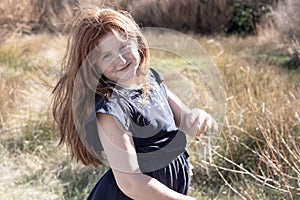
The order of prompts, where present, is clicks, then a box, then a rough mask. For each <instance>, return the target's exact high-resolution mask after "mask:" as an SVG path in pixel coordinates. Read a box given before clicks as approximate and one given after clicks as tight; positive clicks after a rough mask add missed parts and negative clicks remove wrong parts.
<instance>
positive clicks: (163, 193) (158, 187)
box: [97, 114, 194, 200]
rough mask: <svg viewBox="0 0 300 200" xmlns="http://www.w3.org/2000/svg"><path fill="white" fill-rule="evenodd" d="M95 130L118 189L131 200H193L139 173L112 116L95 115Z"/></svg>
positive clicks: (128, 139) (127, 142) (123, 133)
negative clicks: (96, 127) (96, 125)
mask: <svg viewBox="0 0 300 200" xmlns="http://www.w3.org/2000/svg"><path fill="white" fill-rule="evenodd" d="M97 118H98V130H99V137H100V140H101V143H102V145H103V148H104V151H105V152H106V156H107V159H108V162H109V164H110V166H111V168H112V171H113V174H114V176H115V179H116V182H117V185H118V187H119V188H120V189H121V191H122V192H124V194H126V195H127V196H129V197H130V198H132V199H140V200H152V199H154V200H157V199H162V200H179V199H180V200H193V199H194V198H192V197H188V196H185V195H183V194H180V193H177V192H175V191H173V190H171V189H169V188H168V187H167V186H165V185H164V184H162V183H161V182H159V181H158V180H156V179H154V178H152V177H150V176H147V175H144V174H142V173H141V172H140V170H139V166H138V161H137V155H136V151H135V147H134V143H133V139H132V136H131V135H130V133H128V132H126V131H125V130H124V129H123V127H122V126H121V125H120V123H119V122H118V121H117V119H115V118H114V117H113V116H112V115H106V114H98V115H97Z"/></svg>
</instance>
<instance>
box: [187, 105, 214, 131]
mask: <svg viewBox="0 0 300 200" xmlns="http://www.w3.org/2000/svg"><path fill="white" fill-rule="evenodd" d="M184 120H185V124H186V128H187V129H188V130H187V133H188V135H190V136H200V135H201V134H202V133H203V132H205V131H206V130H208V129H213V130H215V131H217V130H218V124H217V122H216V121H215V120H214V119H213V118H212V116H211V115H210V114H208V113H207V112H205V111H204V110H201V109H197V108H194V109H192V110H191V112H189V113H186V114H185V118H184Z"/></svg>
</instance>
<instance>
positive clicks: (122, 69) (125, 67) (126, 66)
mask: <svg viewBox="0 0 300 200" xmlns="http://www.w3.org/2000/svg"><path fill="white" fill-rule="evenodd" d="M130 64H131V62H129V63H128V64H127V65H125V66H124V67H122V68H121V69H119V70H118V71H124V70H126V69H127V68H128V67H129V66H130Z"/></svg>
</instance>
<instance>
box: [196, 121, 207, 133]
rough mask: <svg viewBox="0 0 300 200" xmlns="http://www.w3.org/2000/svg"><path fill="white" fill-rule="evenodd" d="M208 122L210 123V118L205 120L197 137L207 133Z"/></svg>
mask: <svg viewBox="0 0 300 200" xmlns="http://www.w3.org/2000/svg"><path fill="white" fill-rule="evenodd" d="M207 121H208V118H205V119H204V121H203V122H202V123H201V125H200V127H199V128H198V131H197V134H196V136H200V135H201V134H202V133H203V132H205V131H206V129H207Z"/></svg>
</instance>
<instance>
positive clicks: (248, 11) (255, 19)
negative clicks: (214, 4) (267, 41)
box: [225, 0, 277, 35]
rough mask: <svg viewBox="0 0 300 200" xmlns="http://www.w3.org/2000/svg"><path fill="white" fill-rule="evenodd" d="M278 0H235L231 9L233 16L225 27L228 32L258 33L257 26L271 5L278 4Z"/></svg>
mask: <svg viewBox="0 0 300 200" xmlns="http://www.w3.org/2000/svg"><path fill="white" fill-rule="evenodd" d="M276 3H277V0H273V1H272V0H270V1H241V0H235V1H234V2H233V5H232V6H231V7H230V9H231V13H232V14H231V18H230V20H229V23H228V24H227V26H226V28H225V32H226V33H237V34H242V35H249V34H255V33H256V26H257V24H259V22H260V20H261V18H262V17H263V16H264V15H265V14H266V13H268V12H270V10H271V7H272V6H274V5H276Z"/></svg>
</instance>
